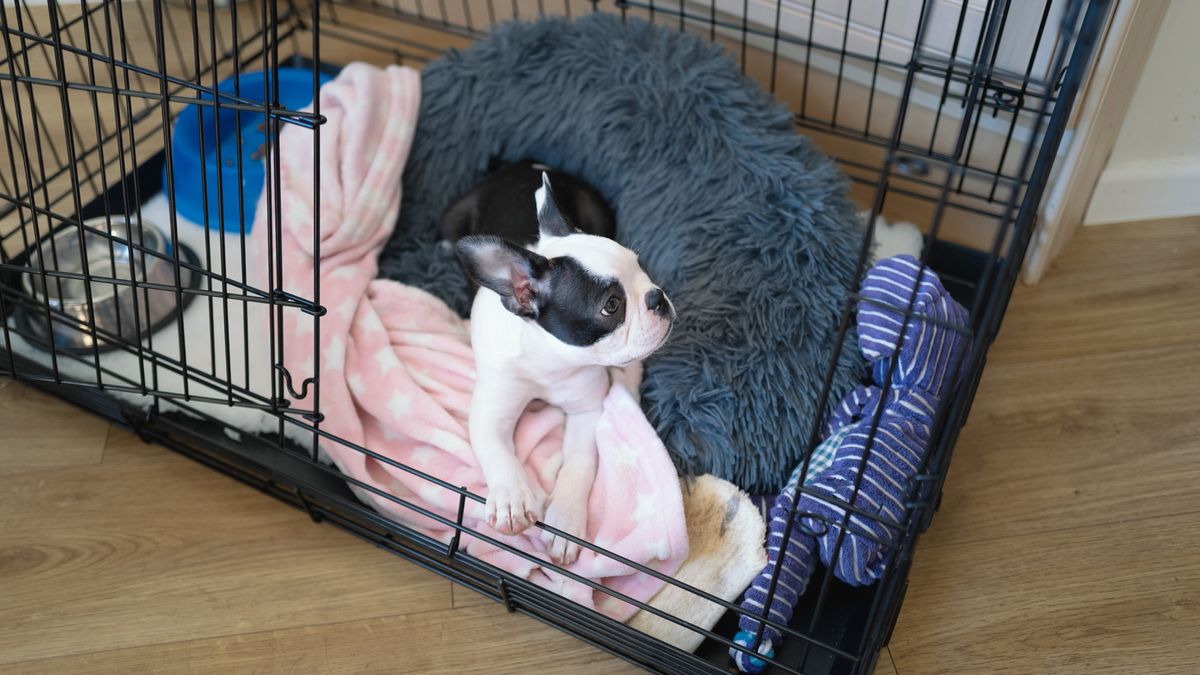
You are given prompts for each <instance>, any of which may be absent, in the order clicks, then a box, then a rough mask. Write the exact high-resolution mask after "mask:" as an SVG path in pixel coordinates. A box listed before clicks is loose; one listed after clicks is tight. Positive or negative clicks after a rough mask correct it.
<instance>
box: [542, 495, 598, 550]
mask: <svg viewBox="0 0 1200 675" xmlns="http://www.w3.org/2000/svg"><path fill="white" fill-rule="evenodd" d="M587 520H588V519H587V501H586V500H584V499H576V498H574V496H572V497H565V496H562V495H559V494H557V493H555V494H554V495H552V496H551V497H550V506H549V507H548V508H547V509H546V520H545V523H546V524H547V525H549V526H550V527H553V528H554V529H556V530H562V531H563V532H566V533H567V534H569V535H571V536H573V537H576V538H578V539H583V538H584V537H586V536H587ZM542 543H543V544H545V545H546V553H547V554H548V555H549V556H550V560H552V561H554V562H555V563H558V564H559V565H570V564H571V563H573V562H575V560H576V559H578V558H579V550H580V548H581V547H580V546H579V544H576V543H575V542H573V541H570V540H568V539H566V538H565V537H560V536H558V535H556V534H553V533H552V532H550V531H549V530H543V531H542Z"/></svg>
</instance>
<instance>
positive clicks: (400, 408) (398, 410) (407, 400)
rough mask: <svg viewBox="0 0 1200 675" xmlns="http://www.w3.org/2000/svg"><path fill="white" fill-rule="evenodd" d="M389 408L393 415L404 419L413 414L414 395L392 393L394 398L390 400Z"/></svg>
mask: <svg viewBox="0 0 1200 675" xmlns="http://www.w3.org/2000/svg"><path fill="white" fill-rule="evenodd" d="M388 410H389V411H390V412H391V413H392V417H395V418H396V419H398V420H401V421H403V420H404V419H405V418H407V417H408V416H409V415H411V414H412V395H411V394H401V393H400V392H396V393H395V394H392V399H391V400H390V401H388Z"/></svg>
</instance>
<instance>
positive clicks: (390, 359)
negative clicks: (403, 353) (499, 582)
mask: <svg viewBox="0 0 1200 675" xmlns="http://www.w3.org/2000/svg"><path fill="white" fill-rule="evenodd" d="M375 363H377V364H378V365H379V372H380V373H386V372H388V371H389V370H391V369H392V368H395V367H396V365H397V364H396V355H395V354H394V353H393V352H392V348H391V347H384V348H383V349H380V350H379V351H378V352H375Z"/></svg>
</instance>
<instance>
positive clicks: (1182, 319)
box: [988, 218, 1200, 363]
mask: <svg viewBox="0 0 1200 675" xmlns="http://www.w3.org/2000/svg"><path fill="white" fill-rule="evenodd" d="M1197 336H1200V219H1197V218H1188V219H1178V220H1165V221H1159V222H1155V223H1145V224H1139V225H1128V226H1125V227H1117V228H1086V229H1085V230H1083V231H1081V232H1080V233H1079V234H1078V236H1076V237H1075V238H1074V240H1073V243H1072V244H1071V251H1070V254H1069V255H1067V256H1064V257H1063V258H1062V259H1060V260H1059V261H1057V262H1055V264H1054V269H1053V270H1052V271H1051V273H1050V274H1049V275H1048V276H1047V277H1046V278H1045V279H1044V280H1042V282H1041V283H1040V284H1038V286H1037V287H1036V288H1027V287H1019V288H1018V289H1017V292H1016V293H1015V294H1014V296H1013V301H1012V305H1011V307H1010V308H1009V311H1008V313H1007V314H1006V315H1005V317H1004V325H1003V327H1002V329H1001V332H1000V336H999V338H998V339H997V340H996V343H995V344H994V345H993V346H992V348H991V350H990V352H989V354H988V358H989V360H990V361H991V362H993V363H995V362H996V361H999V360H1004V361H1011V360H1040V361H1050V360H1058V359H1062V358H1066V357H1073V356H1081V355H1090V354H1099V353H1102V352H1112V351H1116V350H1122V349H1143V348H1146V347H1152V346H1168V345H1182V344H1196V341H1197Z"/></svg>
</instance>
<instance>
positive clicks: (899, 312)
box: [730, 255, 969, 673]
mask: <svg viewBox="0 0 1200 675" xmlns="http://www.w3.org/2000/svg"><path fill="white" fill-rule="evenodd" d="M914 293H915V297H914ZM910 298H912V312H911V314H912V317H911V318H908V319H907V320H906V319H905V316H904V314H905V311H904V310H905V309H907V308H908V305H909V299H910ZM968 318H969V315H968V313H967V311H966V309H964V308H963V307H962V306H961V305H959V304H958V303H957V302H955V301H954V299H953V298H951V297H950V294H949V293H947V292H946V289H945V288H944V287H943V286H942V284H941V282H940V281H939V280H938V278H937V275H935V274H934V273H933V272H932V271H930V270H929V269H928V268H923V267H922V266H921V265H920V264H919V263H918V262H917V261H916V259H914V258H912V257H911V256H907V255H902V256H897V257H893V258H889V259H887V260H884V261H882V262H880V263H878V264H877V265H876V266H875V267H873V268H872V269H871V270H870V271H869V272H868V273H867V276H866V279H865V280H864V282H863V286H862V299H861V300H860V301H859V303H858V343H859V347H860V348H861V349H862V352H863V354H864V355H865V356H866V357H867V360H868V362H869V363H870V364H871V374H872V379H873V381H874V384H872V385H870V386H861V387H858V388H857V389H855V390H854V391H853V392H851V393H850V394H848V395H847V396H846V397H845V398H844V399H843V400H842V402H841V404H840V405H839V406H838V407H837V408H836V409H835V410H834V411H833V412H832V413H831V415H830V417H829V420H828V421H827V422H826V425H825V435H826V440H825V442H823V443H822V444H821V445H820V446H818V447H817V449H816V450H814V452H813V456H812V457H811V458H810V459H809V464H808V467H807V471H801V469H803V468H804V466H803V465H802V466H801V467H798V468H797V470H796V472H795V473H793V475H792V477H791V480H790V481H789V483H788V486H787V487H786V488H784V490H783V492H782V493H780V494H779V496H778V497H776V499H775V503H774V505H773V506H772V507H771V510H770V515H769V518H770V520H769V522H768V524H767V554H768V556H769V561H768V563H767V566H766V567H765V568H764V569H763V571H762V572H761V573H760V574H759V575H758V577H757V578H756V579H755V580H754V582H753V583H752V584H751V585H750V588H748V589H747V590H746V593H745V596H744V598H743V601H742V608H743V609H744V610H746V611H747V612H748V613H749V614H748V615H745V616H742V617H741V620H740V621H739V624H738V627H739V629H740V631H739V632H738V634H737V635H736V636H735V637H734V642H736V643H738V644H739V645H742V646H745V647H750V648H752V649H753V650H754V651H756V652H757V653H758V654H762V655H765V656H767V657H768V658H772V657H773V656H774V651H773V649H772V647H773V645H775V644H778V643H779V640H780V638H781V637H782V634H781V633H780V631H779V630H778V629H776V628H775V627H773V626H771V625H766V626H765V627H764V628H763V631H762V641H761V643H759V644H757V645H756V644H755V638H756V637H757V634H758V630H759V628H760V626H761V625H762V624H761V622H760V621H759V619H757V618H755V616H758V617H761V616H764V615H766V614H767V612H768V608H767V606H766V600H767V595H768V590H769V588H770V585H771V577H772V575H774V574H775V567H776V565H781V564H782V566H783V568H782V569H781V570H780V571H779V580H778V582H777V584H776V588H775V596H774V598H773V599H772V601H771V603H770V607H769V616H770V618H771V620H772V621H776V622H779V623H782V624H787V622H788V621H789V620H791V618H792V611H793V609H794V608H795V605H796V601H797V600H798V599H799V598H800V596H802V595H803V594H804V591H805V588H806V587H807V585H808V580H809V577H810V576H811V574H812V568H813V562H814V559H815V555H819V556H820V558H821V562H823V563H824V564H825V565H826V566H828V567H831V568H832V569H833V573H834V575H835V576H836V577H837V578H838V579H841V580H842V581H843V582H845V583H848V584H851V585H854V586H864V585H867V584H871V583H874V582H875V581H878V580H879V578H880V577H882V576H883V573H884V571H885V570H886V567H887V562H888V555H887V554H888V551H889V549H890V548H891V547H892V545H893V544H894V543H895V541H896V540H897V539H898V538H899V537H900V535H901V533H902V532H903V530H904V527H905V522H904V519H905V515H906V508H905V502H906V501H907V500H908V499H909V497H910V495H909V493H910V492H911V491H912V478H913V476H914V475H915V474H916V473H917V472H918V471H920V468H921V465H922V464H923V462H924V459H925V455H926V452H927V451H928V447H927V446H928V444H929V440H930V434H931V431H932V427H933V423H934V417H935V415H936V414H937V409H938V405H939V403H940V401H941V400H942V398H943V397H944V396H945V395H946V394H947V393H948V392H949V390H950V387H951V385H952V384H953V382H954V377H955V374H956V369H957V366H958V364H959V361H960V360H961V358H962V356H963V354H964V351H965V346H966V339H965V337H964V335H963V333H962V332H960V331H959V330H956V328H959V329H961V330H962V331H965V330H966V326H967V321H968ZM906 324H907V328H906V329H904V328H902V327H903V326H905V325H906ZM902 330H904V338H903V340H902V341H901V339H900V336H901V331H902ZM897 352H899V353H898V354H897ZM893 355H896V363H895V366H894V367H892V365H891V361H892V357H893ZM889 370H890V371H891V372H890V385H891V386H890V387H889V386H887V384H888V383H889V380H888V379H887V378H888V375H889ZM880 408H882V413H881V414H880V417H879V424H878V428H877V429H876V430H875V432H874V433H872V429H871V426H872V421H873V420H874V419H875V416H876V413H877V412H878V411H879V409H880ZM868 444H869V446H870V452H869V454H868V453H867V447H868ZM864 456H865V457H866V458H867V461H866V465H865V466H864V465H863V457H864ZM860 472H861V473H862V474H863V475H862V477H861V480H859V481H858V489H857V490H855V482H856V479H857V478H858V474H859V473H860ZM802 473H803V474H804V476H803V478H804V483H805V486H806V488H807V490H806V491H805V493H804V494H802V495H800V499H799V503H798V504H797V505H796V508H795V509H794V510H793V508H792V504H793V501H794V500H795V498H796V495H797V486H798V484H799V482H800V479H801V474H802ZM826 496H827V497H828V498H829V499H826ZM839 504H852V505H853V506H854V507H855V508H856V509H859V510H860V511H861V512H864V513H869V514H870V517H864V516H862V515H859V514H858V513H855V514H854V515H851V516H850V518H849V519H848V524H847V526H846V528H845V532H844V533H843V532H841V531H840V527H839V525H840V524H841V523H842V520H843V518H844V517H845V513H846V511H845V509H843V508H842V507H840V506H839ZM793 514H794V517H795V518H796V519H797V522H795V523H793V527H792V531H791V533H790V536H789V537H788V539H787V541H784V539H783V533H784V529H785V528H786V527H787V522H788V518H791V517H793ZM730 656H732V657H733V660H734V663H735V664H736V665H737V667H738V669H739V670H741V671H742V672H750V673H757V672H761V671H762V670H763V668H764V667H765V666H766V662H765V661H764V660H763V659H760V658H756V657H755V656H753V655H751V654H748V653H746V652H742V651H738V650H736V649H732V648H731V649H730Z"/></svg>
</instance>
